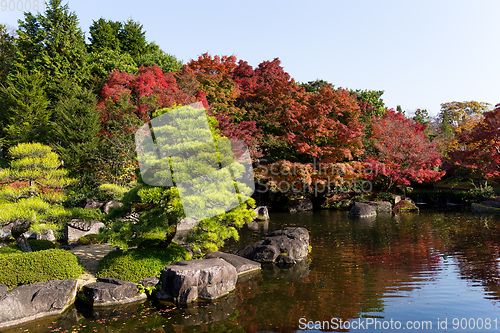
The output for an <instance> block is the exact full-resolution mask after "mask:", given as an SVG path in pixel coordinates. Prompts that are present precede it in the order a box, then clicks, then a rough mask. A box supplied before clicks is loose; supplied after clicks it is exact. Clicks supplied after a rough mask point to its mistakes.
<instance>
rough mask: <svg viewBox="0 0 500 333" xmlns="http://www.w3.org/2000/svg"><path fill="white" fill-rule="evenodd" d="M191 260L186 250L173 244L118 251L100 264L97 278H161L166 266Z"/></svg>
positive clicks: (106, 257)
mask: <svg viewBox="0 0 500 333" xmlns="http://www.w3.org/2000/svg"><path fill="white" fill-rule="evenodd" d="M189 259H190V257H189V254H188V252H187V251H186V249H184V248H183V247H182V246H179V245H177V244H173V243H172V244H170V246H169V247H168V248H161V247H154V248H151V247H149V248H137V249H130V250H128V251H122V250H118V251H113V252H110V253H108V254H107V255H106V256H105V257H104V258H103V259H102V260H101V261H100V262H99V267H98V271H97V276H98V277H114V278H118V279H121V280H125V281H133V282H136V281H138V280H140V279H143V278H146V277H150V276H157V277H159V276H160V274H161V271H162V270H163V268H165V266H167V265H169V264H171V263H173V262H176V261H181V260H189Z"/></svg>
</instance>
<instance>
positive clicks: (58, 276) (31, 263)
mask: <svg viewBox="0 0 500 333" xmlns="http://www.w3.org/2000/svg"><path fill="white" fill-rule="evenodd" d="M0 267H2V269H1V270H0V283H2V284H5V285H6V286H8V287H9V288H13V287H15V286H19V285H24V284H30V283H37V282H45V281H51V280H65V279H76V278H78V277H79V276H80V275H81V274H82V273H83V272H84V270H85V269H84V268H83V266H82V265H81V264H80V262H79V260H78V258H77V257H76V256H75V255H74V254H73V253H71V252H69V251H65V250H60V249H50V250H44V251H38V252H30V253H12V254H2V255H0Z"/></svg>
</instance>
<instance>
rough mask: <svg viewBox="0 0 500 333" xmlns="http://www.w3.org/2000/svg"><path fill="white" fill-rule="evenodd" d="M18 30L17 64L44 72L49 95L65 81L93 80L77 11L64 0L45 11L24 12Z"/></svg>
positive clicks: (52, 94)
mask: <svg viewBox="0 0 500 333" xmlns="http://www.w3.org/2000/svg"><path fill="white" fill-rule="evenodd" d="M17 33H18V35H19V38H18V39H17V46H18V50H17V57H16V61H15V67H16V68H17V69H19V70H20V69H22V68H24V69H27V70H28V71H29V72H31V73H33V72H37V73H42V74H43V75H44V78H45V80H46V82H47V85H48V89H49V91H48V93H49V97H51V98H52V97H53V96H54V94H55V93H56V92H57V90H58V87H59V84H60V83H61V82H62V81H64V80H69V81H71V82H73V83H77V84H81V83H85V82H86V81H87V80H88V79H89V64H88V61H87V58H88V55H87V50H86V46H85V39H84V34H83V32H82V31H81V29H80V28H79V27H78V18H77V16H76V14H75V13H71V12H69V9H68V5H67V4H66V5H64V6H63V5H62V4H61V0H50V1H49V2H48V3H47V9H46V10H45V13H44V14H37V15H33V14H31V13H29V12H26V13H24V20H20V21H19V29H18V31H17Z"/></svg>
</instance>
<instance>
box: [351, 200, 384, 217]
mask: <svg viewBox="0 0 500 333" xmlns="http://www.w3.org/2000/svg"><path fill="white" fill-rule="evenodd" d="M376 215H377V209H376V208H375V207H373V206H371V205H369V204H367V203H363V202H355V203H354V205H353V206H352V208H351V211H350V212H349V216H351V217H370V216H376Z"/></svg>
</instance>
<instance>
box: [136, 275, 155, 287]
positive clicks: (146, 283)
mask: <svg viewBox="0 0 500 333" xmlns="http://www.w3.org/2000/svg"><path fill="white" fill-rule="evenodd" d="M158 283H160V279H159V278H157V277H156V276H151V277H148V278H144V279H140V280H139V281H137V284H142V286H143V287H144V288H151V287H154V286H156V285H157V284H158Z"/></svg>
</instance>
